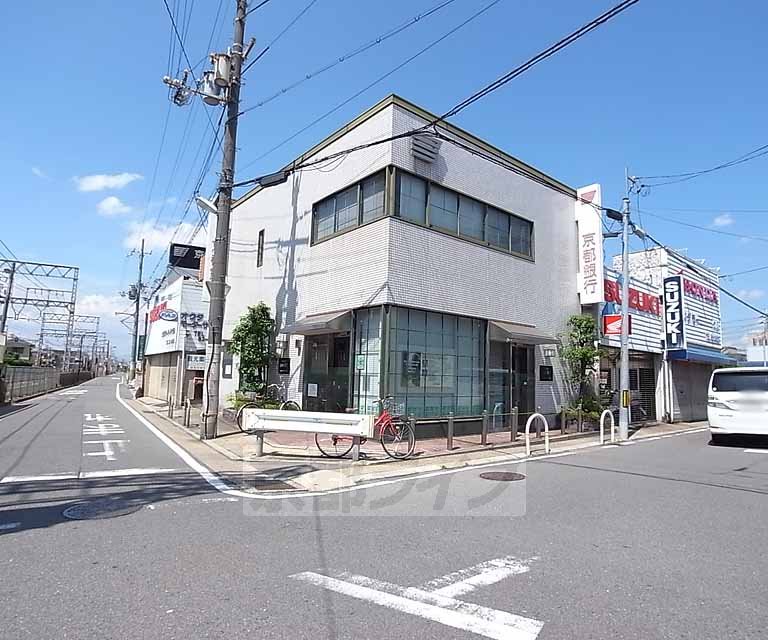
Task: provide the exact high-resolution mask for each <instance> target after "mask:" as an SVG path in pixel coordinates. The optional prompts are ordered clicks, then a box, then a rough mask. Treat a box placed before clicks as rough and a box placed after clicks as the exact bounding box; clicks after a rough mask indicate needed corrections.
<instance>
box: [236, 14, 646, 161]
mask: <svg viewBox="0 0 768 640" xmlns="http://www.w3.org/2000/svg"><path fill="white" fill-rule="evenodd" d="M634 1H635V2H637V1H638V0H634ZM499 2H501V0H493V2H491V3H489V4H487V5H485V6H484V7H483V8H481V9H480V10H479V11H477V12H475V13H473V14H472V15H471V16H470V17H469V18H467V19H466V20H464V21H463V22H461V23H460V24H458V25H457V26H455V27H454V28H453V29H451V30H450V31H448V32H446V33H444V34H443V35H442V36H440V37H439V38H437V39H436V40H433V41H432V42H430V43H429V44H428V45H427V46H426V47H424V48H423V49H420V50H419V51H417V52H416V53H415V54H413V55H412V56H410V57H409V58H406V59H405V60H404V61H403V62H401V63H400V64H398V65H397V66H396V67H393V68H392V69H390V70H389V71H387V72H386V73H384V74H383V75H381V76H379V77H378V78H376V79H375V80H374V81H373V82H371V83H369V84H368V85H366V86H365V87H363V88H362V89H360V90H359V91H357V92H356V93H354V94H353V95H351V96H350V97H349V98H347V99H346V100H344V101H343V102H340V103H339V104H337V105H336V106H335V107H333V108H332V109H330V110H328V111H326V112H325V113H324V114H323V115H321V116H320V117H318V118H315V119H314V120H313V121H312V122H310V123H309V124H308V125H306V126H304V127H302V128H301V129H299V130H298V131H296V132H295V133H293V134H291V135H290V136H288V137H287V138H286V139H285V140H283V141H282V142H280V143H278V144H276V145H275V146H274V147H271V148H270V149H268V150H267V151H265V152H264V153H262V154H261V155H260V156H258V157H257V158H256V159H255V160H253V161H251V162H249V163H248V164H247V165H245V166H244V167H242V168H241V169H240V170H241V171H242V170H244V169H247V168H248V167H250V166H252V165H254V164H255V163H257V162H258V161H259V160H262V159H263V158H266V157H267V156H268V155H270V154H271V153H273V152H275V151H277V150H278V149H280V148H281V147H283V146H285V145H286V144H288V143H289V142H290V141H291V140H293V139H295V138H297V137H298V136H300V135H301V134H302V133H304V132H305V131H307V130H308V129H311V128H312V127H314V126H315V125H316V124H317V123H318V122H321V121H322V120H325V119H326V118H327V117H328V116H330V115H332V114H334V113H336V112H337V111H338V110H339V109H341V108H342V107H344V106H346V105H347V104H349V103H350V102H352V100H354V99H355V98H357V97H359V96H361V95H362V94H363V93H365V92H366V91H368V90H369V89H371V88H373V87H375V86H376V85H377V84H379V83H380V82H382V81H384V80H386V79H387V78H388V77H389V76H391V75H392V74H394V73H396V72H397V71H399V70H400V69H402V68H403V67H405V66H406V65H408V64H410V63H411V62H413V61H414V60H415V59H416V58H418V57H419V56H421V55H423V54H425V53H426V52H427V51H429V50H430V49H432V48H433V47H435V46H437V45H438V44H440V43H441V42H442V41H443V40H445V39H446V38H448V37H450V36H452V35H453V34H454V33H456V32H457V31H459V30H460V29H462V28H463V27H465V26H466V25H468V24H469V23H470V22H472V21H473V20H475V19H476V18H479V17H480V16H481V15H482V14H483V13H485V12H486V11H488V10H489V9H491V8H492V7H493V6H495V5H497V4H498V3H499Z"/></svg>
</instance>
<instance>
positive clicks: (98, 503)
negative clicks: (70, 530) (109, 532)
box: [63, 498, 142, 520]
mask: <svg viewBox="0 0 768 640" xmlns="http://www.w3.org/2000/svg"><path fill="white" fill-rule="evenodd" d="M141 507H142V505H141V504H131V503H128V502H126V501H125V500H121V499H120V498H100V499H98V500H93V501H91V502H80V503H78V504H74V505H72V506H71V507H67V508H66V509H64V513H63V516H64V517H65V518H69V519H70V520H103V519H104V518H118V517H120V516H127V515H129V514H131V513H136V512H137V511H138V510H139V509H141Z"/></svg>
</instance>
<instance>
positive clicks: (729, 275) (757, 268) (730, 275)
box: [720, 265, 768, 278]
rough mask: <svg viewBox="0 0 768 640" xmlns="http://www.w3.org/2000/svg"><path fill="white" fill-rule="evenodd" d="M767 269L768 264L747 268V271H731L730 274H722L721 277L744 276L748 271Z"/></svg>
mask: <svg viewBox="0 0 768 640" xmlns="http://www.w3.org/2000/svg"><path fill="white" fill-rule="evenodd" d="M766 269H768V265H767V266H765V267H755V268H754V269H747V270H746V271H736V272H735V273H729V274H726V275H722V276H720V277H721V278H733V277H735V276H743V275H745V274H747V273H755V272H757V271H765V270H766Z"/></svg>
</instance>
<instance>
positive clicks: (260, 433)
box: [253, 431, 264, 458]
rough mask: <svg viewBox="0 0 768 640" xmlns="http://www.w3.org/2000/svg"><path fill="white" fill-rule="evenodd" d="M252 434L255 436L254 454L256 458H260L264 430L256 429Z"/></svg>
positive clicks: (262, 450) (262, 449) (262, 452)
mask: <svg viewBox="0 0 768 640" xmlns="http://www.w3.org/2000/svg"><path fill="white" fill-rule="evenodd" d="M253 435H254V436H256V453H255V456H256V457H257V458H261V456H263V455H264V432H263V431H256V432H255V433H254V434H253Z"/></svg>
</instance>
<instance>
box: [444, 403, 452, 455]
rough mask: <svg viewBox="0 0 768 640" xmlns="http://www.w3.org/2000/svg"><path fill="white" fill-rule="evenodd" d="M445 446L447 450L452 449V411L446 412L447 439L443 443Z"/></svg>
mask: <svg viewBox="0 0 768 640" xmlns="http://www.w3.org/2000/svg"><path fill="white" fill-rule="evenodd" d="M445 448H446V449H448V451H451V450H452V449H453V411H449V412H448V439H447V442H446V443H445Z"/></svg>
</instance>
